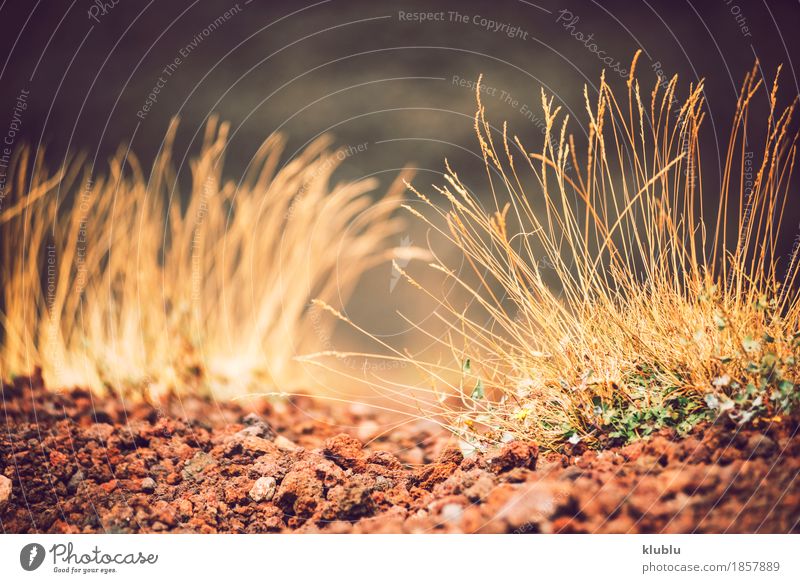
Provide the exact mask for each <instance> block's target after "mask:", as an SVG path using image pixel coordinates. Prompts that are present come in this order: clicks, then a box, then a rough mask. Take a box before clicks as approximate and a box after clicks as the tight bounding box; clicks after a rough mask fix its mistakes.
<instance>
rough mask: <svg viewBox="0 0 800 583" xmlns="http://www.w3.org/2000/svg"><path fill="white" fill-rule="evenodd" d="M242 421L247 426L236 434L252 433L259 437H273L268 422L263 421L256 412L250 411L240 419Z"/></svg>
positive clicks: (273, 433)
mask: <svg viewBox="0 0 800 583" xmlns="http://www.w3.org/2000/svg"><path fill="white" fill-rule="evenodd" d="M242 423H244V424H245V425H246V426H247V427H245V428H244V429H242V430H241V431H239V432H238V433H237V435H241V436H246V435H252V436H254V437H260V438H263V439H274V438H275V432H274V431H273V430H272V427H271V426H270V424H269V423H267V422H266V421H264V420H263V419H262V418H261V417H259V416H258V414H256V413H250V414H249V415H247V416H246V417H245V418H244V419H242Z"/></svg>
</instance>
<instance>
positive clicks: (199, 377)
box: [0, 120, 404, 396]
mask: <svg viewBox="0 0 800 583" xmlns="http://www.w3.org/2000/svg"><path fill="white" fill-rule="evenodd" d="M176 128H177V123H173V124H172V126H171V127H170V129H169V131H168V134H167V136H166V139H165V142H164V147H163V149H162V151H161V152H160V154H159V156H158V157H157V159H156V161H155V163H154V166H153V168H152V171H151V172H150V173H149V175H145V173H144V172H143V170H142V168H141V167H140V165H139V163H138V162H137V160H136V159H135V158H134V157H133V156H131V155H129V154H128V153H126V152H124V151H121V152H120V153H119V154H118V155H117V156H115V157H114V158H113V160H111V162H110V167H109V171H108V175H107V176H102V177H98V178H94V177H93V176H92V175H91V170H92V169H91V168H89V167H87V166H86V165H85V163H84V160H83V159H81V158H73V159H71V160H70V161H69V162H68V163H66V164H65V165H64V166H63V167H62V168H60V169H59V170H58V171H57V172H56V173H54V174H50V173H48V171H47V170H46V168H45V167H44V164H43V162H42V159H43V156H42V155H41V153H40V155H33V153H32V152H31V151H30V150H27V149H23V150H21V151H19V152H17V153H16V155H15V158H14V161H13V163H12V167H11V178H10V179H9V188H8V192H7V193H6V196H5V201H4V205H3V208H2V209H0V253H2V267H0V269H2V283H3V289H2V292H0V294H2V297H0V302H2V303H1V304H0V322H1V323H2V335H1V338H0V377H2V378H3V379H8V378H10V377H12V376H14V375H24V374H29V373H30V372H31V371H32V370H33V369H34V368H35V367H41V369H42V372H43V376H44V379H45V381H46V383H47V384H48V385H49V386H52V387H64V386H72V385H81V386H90V387H92V388H95V389H102V388H113V389H115V390H119V391H128V392H129V394H130V392H131V391H134V392H136V391H141V392H142V393H143V394H144V395H145V396H148V395H149V394H150V393H153V392H163V391H173V390H177V389H189V390H195V391H201V390H210V389H214V390H215V391H216V394H222V395H223V396H224V395H225V394H229V395H234V394H241V393H242V392H243V391H247V390H249V389H251V388H253V387H255V386H257V387H258V388H259V389H260V390H263V389H264V388H265V387H266V388H269V389H273V390H280V391H285V390H292V389H296V388H298V387H303V388H305V389H307V388H310V387H309V382H308V378H306V375H305V373H304V371H303V370H302V368H301V367H300V366H299V365H298V363H296V362H295V361H293V360H292V356H293V355H294V354H295V353H296V352H302V351H308V350H313V349H319V348H320V347H323V348H324V344H325V341H324V339H325V338H329V337H330V326H331V322H326V321H323V320H322V319H320V318H319V317H318V316H316V317H315V316H314V314H312V313H311V312H310V310H311V309H312V307H311V304H310V299H311V298H314V297H323V298H328V299H332V298H336V299H337V301H341V300H342V299H343V298H346V297H347V296H348V294H349V293H350V292H351V290H352V289H353V286H354V284H355V283H356V281H357V280H358V278H359V276H360V275H361V274H362V273H364V272H365V271H366V270H368V269H370V268H371V267H373V266H374V265H376V264H377V263H379V262H381V261H386V260H388V259H389V258H390V257H391V250H390V249H389V248H388V244H387V243H388V241H389V239H390V237H393V235H394V234H395V233H396V232H397V231H398V229H399V228H400V223H398V220H399V219H397V218H395V217H394V214H393V213H394V211H395V210H396V209H397V208H398V206H399V205H400V203H401V201H402V191H403V190H404V187H403V184H402V179H398V181H397V182H396V183H395V184H394V185H393V186H392V188H391V189H390V191H389V192H388V194H387V195H386V196H385V197H384V198H383V199H382V200H381V203H380V204H374V202H373V200H372V198H371V196H370V195H369V194H368V193H369V192H370V191H371V190H374V188H375V187H376V182H375V181H373V180H359V181H357V182H353V183H346V184H338V185H331V175H332V173H333V172H334V170H335V169H336V167H337V166H338V164H339V163H340V161H341V159H342V157H341V156H337V152H336V151H332V150H331V149H330V148H329V144H330V140H329V139H328V138H321V139H319V140H317V141H315V142H314V143H312V144H311V145H309V146H308V147H307V148H306V149H305V150H304V151H303V152H302V153H300V154H299V155H298V156H297V157H295V158H294V159H292V160H290V161H288V162H286V163H285V164H282V163H281V154H282V150H283V144H284V141H283V139H282V138H281V137H280V136H277V135H273V136H271V137H270V138H269V139H267V140H266V141H265V142H264V144H263V145H262V146H261V148H260V149H259V150H258V152H257V153H256V155H255V156H254V157H253V159H252V160H251V164H250V166H249V172H248V174H247V175H246V176H244V177H243V179H242V180H241V182H239V183H234V182H232V181H226V180H224V179H223V175H222V171H223V166H224V156H225V151H226V142H227V137H228V131H229V126H228V124H225V123H222V124H220V123H218V122H217V121H216V120H212V121H211V122H210V123H209V125H208V127H207V129H206V132H205V137H204V142H203V146H202V151H201V152H200V154H199V156H198V157H197V158H196V159H194V160H193V162H192V163H191V190H190V192H188V193H184V194H182V193H180V192H179V181H178V179H177V177H176V173H175V169H174V166H173V164H172V162H171V157H170V153H171V147H172V143H173V139H174V137H175V133H176ZM32 158H33V162H32V160H31V159H32ZM401 178H402V177H401Z"/></svg>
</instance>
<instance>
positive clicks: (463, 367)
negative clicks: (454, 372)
mask: <svg viewBox="0 0 800 583" xmlns="http://www.w3.org/2000/svg"><path fill="white" fill-rule="evenodd" d="M471 364H472V363H471V362H470V360H469V358H467V359H466V360H465V361H464V364H462V365H461V370H462V371H463V372H465V373H467V374H469V371H470V369H471V368H472V366H471Z"/></svg>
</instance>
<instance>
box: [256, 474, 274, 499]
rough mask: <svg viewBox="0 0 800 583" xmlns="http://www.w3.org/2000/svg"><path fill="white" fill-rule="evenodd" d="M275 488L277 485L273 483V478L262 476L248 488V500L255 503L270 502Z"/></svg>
mask: <svg viewBox="0 0 800 583" xmlns="http://www.w3.org/2000/svg"><path fill="white" fill-rule="evenodd" d="M277 487H278V483H277V482H276V481H275V478H273V477H272V476H263V477H261V478H259V479H258V480H256V483H255V484H253V487H252V488H250V498H252V499H253V500H254V501H256V502H261V501H262V500H266V501H269V500H272V497H273V496H274V495H275V489H276V488H277Z"/></svg>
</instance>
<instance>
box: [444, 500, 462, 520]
mask: <svg viewBox="0 0 800 583" xmlns="http://www.w3.org/2000/svg"><path fill="white" fill-rule="evenodd" d="M463 515H464V509H463V508H462V507H461V505H460V504H445V505H444V507H443V508H442V520H444V521H445V522H447V523H449V524H460V523H461V517H462V516H463Z"/></svg>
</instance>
